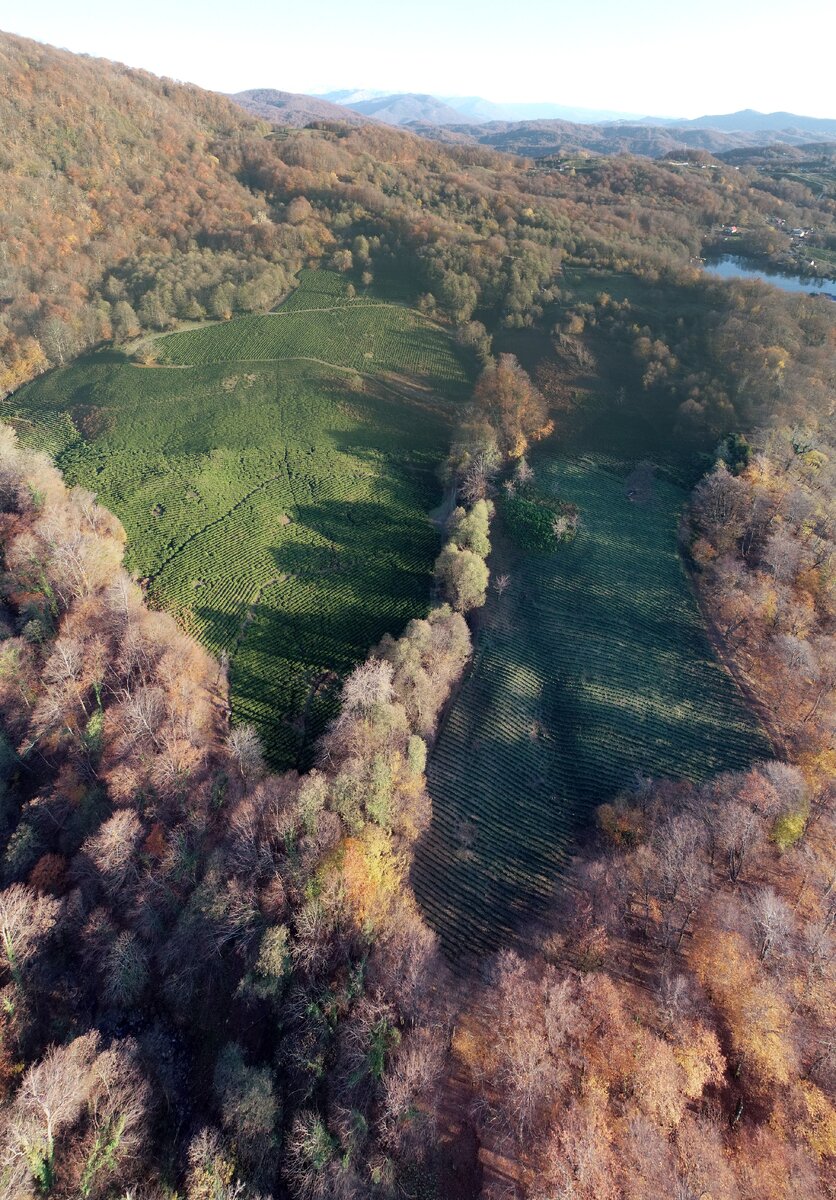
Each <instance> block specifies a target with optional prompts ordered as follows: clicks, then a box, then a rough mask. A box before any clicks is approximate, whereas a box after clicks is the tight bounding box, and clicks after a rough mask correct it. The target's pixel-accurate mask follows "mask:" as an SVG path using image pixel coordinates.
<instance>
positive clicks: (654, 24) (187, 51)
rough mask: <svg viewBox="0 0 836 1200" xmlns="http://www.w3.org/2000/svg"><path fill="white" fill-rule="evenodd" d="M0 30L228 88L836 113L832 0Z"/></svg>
mask: <svg viewBox="0 0 836 1200" xmlns="http://www.w3.org/2000/svg"><path fill="white" fill-rule="evenodd" d="M0 27H2V28H3V29H6V30H8V31H11V32H13V33H20V34H23V35H25V36H26V37H32V38H37V39H38V40H39V41H43V42H50V43H52V44H54V45H59V46H65V47H66V48H67V49H69V50H75V51H78V52H85V53H89V54H94V55H102V56H104V57H106V58H113V59H118V60H119V61H121V62H126V63H128V64H129V65H130V66H136V67H145V68H147V69H148V70H149V71H153V72H155V73H156V74H160V75H169V76H171V77H173V78H175V79H181V80H190V81H191V82H193V83H198V84H200V85H202V86H203V87H207V88H214V89H216V90H218V91H225V92H233V91H240V90H243V89H244V88H249V87H275V88H282V89H285V90H287V91H295V92H325V91H329V90H331V89H334V88H339V87H369V88H380V89H385V90H386V91H399V92H401V91H404V92H405V91H421V92H433V93H436V94H442V95H460V96H465V95H480V96H484V97H486V98H487V99H489V100H502V101H511V100H518V101H538V100H539V101H542V100H551V101H554V102H556V103H559V104H572V105H579V106H585V107H589V108H602V109H614V110H617V111H621V112H631V113H643V114H653V115H658V116H681V117H695V116H700V115H702V114H704V113H721V112H731V111H734V110H736V109H739V108H757V109H760V110H761V111H767V112H771V111H775V110H777V109H783V110H788V111H790V112H796V113H802V114H805V115H808V116H819V117H836V82H834V71H833V48H834V45H836V2H835V0H796V2H795V3H791V4H790V3H787V2H786V0H735V2H730V0H687V2H685V0H635V2H633V3H631V2H630V0H572V2H571V3H567V2H566V0H414V2H413V3H411V4H409V3H403V2H402V0H234V2H233V3H230V0H140V3H136V4H123V5H117V4H114V3H113V0H27V2H25V3H24V2H23V0H3V3H2V4H0Z"/></svg>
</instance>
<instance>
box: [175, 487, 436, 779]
mask: <svg viewBox="0 0 836 1200" xmlns="http://www.w3.org/2000/svg"><path fill="white" fill-rule="evenodd" d="M294 512H295V520H294V522H291V524H290V525H289V526H287V527H286V529H287V531H288V538H287V541H285V542H282V543H280V544H279V545H275V546H273V547H271V548H270V549H269V550H268V551H267V553H268V554H269V556H270V558H271V559H272V561H273V563H274V564H275V572H274V573H273V577H272V579H271V581H270V582H269V583H267V584H266V585H265V586H264V587H263V589H262V591H261V592H260V594H259V596H258V598H257V599H255V600H254V601H253V602H252V603H250V604H248V605H245V606H244V607H243V610H242V612H241V613H240V615H239V616H238V617H231V616H230V614H229V613H228V612H226V613H224V612H221V611H220V610H218V609H215V608H212V607H211V606H203V607H195V614H196V616H197V617H198V619H199V621H200V622H201V624H202V626H203V628H204V629H205V640H206V641H208V642H209V643H210V644H211V645H221V646H225V647H227V648H228V651H229V653H230V656H231V665H230V687H231V698H232V706H233V710H234V711H235V712H236V713H237V714H238V716H239V717H240V718H241V719H246V720H249V719H251V720H253V721H254V722H255V724H256V725H257V727H259V729H260V731H261V732H262V735H263V738H264V741H265V744H266V746H267V753H268V761H269V762H270V764H271V766H273V767H275V768H278V769H285V768H288V767H301V768H303V769H304V768H305V767H307V766H309V765H310V760H311V750H312V745H313V742H314V741H315V740H316V738H317V737H319V736H320V735H321V733H322V732H323V730H324V727H325V723H326V722H327V719H329V718H330V717H331V716H333V715H334V712H335V701H333V702H332V700H331V699H330V698H329V694H328V689H322V688H321V687H318V690H317V694H316V695H315V696H314V697H313V700H311V690H312V688H314V687H315V686H318V685H317V683H316V681H317V680H321V676H322V675H323V673H328V672H332V673H334V674H335V676H337V677H340V678H341V677H343V676H344V675H345V674H346V673H347V672H348V671H349V670H350V669H351V668H352V667H353V666H354V665H355V664H356V663H358V662H361V661H362V660H363V659H364V658H366V656H367V655H368V653H369V652H370V651H371V650H372V649H373V648H374V646H375V645H377V643H378V642H379V641H380V639H381V638H382V637H383V635H384V634H385V633H391V634H393V635H395V636H397V635H398V634H400V633H401V632H402V631H403V628H404V626H405V625H406V624H407V622H408V621H409V620H410V619H411V618H412V617H418V616H423V615H424V614H425V612H426V610H427V608H428V605H429V598H430V586H431V568H432V562H433V559H434V556H435V554H436V552H437V548H438V539H437V534H436V531H435V530H434V529H433V527H432V526H431V525H430V523H429V521H426V522H422V521H421V520H420V518H416V516H415V514H414V513H412V514H410V513H404V512H402V511H400V510H397V509H394V510H393V509H392V508H390V507H388V506H387V505H386V504H384V503H382V502H381V503H380V504H374V503H370V502H361V503H351V502H346V501H339V500H324V501H321V502H319V503H310V504H298V505H296V506H295V510H294ZM294 524H295V525H296V526H298V530H299V536H298V537H294V535H293V526H294ZM305 531H313V533H314V534H315V535H316V536H317V539H318V542H317V543H314V542H311V541H310V540H308V541H306V540H303V539H304V537H305ZM308 536H309V537H310V534H308ZM319 539H325V544H323V543H322V541H321V540H319ZM332 690H333V695H334V696H336V687H334V688H333V689H332ZM300 722H301V726H300ZM302 726H303V728H302ZM273 747H276V749H275V750H274V749H273Z"/></svg>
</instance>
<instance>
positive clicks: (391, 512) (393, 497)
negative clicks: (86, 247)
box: [0, 271, 469, 767]
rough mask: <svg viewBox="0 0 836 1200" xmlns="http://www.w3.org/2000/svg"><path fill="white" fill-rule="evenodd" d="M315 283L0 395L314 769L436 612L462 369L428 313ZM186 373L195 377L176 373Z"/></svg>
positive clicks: (155, 600)
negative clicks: (443, 479) (97, 504)
mask: <svg viewBox="0 0 836 1200" xmlns="http://www.w3.org/2000/svg"><path fill="white" fill-rule="evenodd" d="M347 287H348V284H347V282H346V281H345V280H344V279H343V278H342V277H341V276H339V275H337V274H335V273H329V272H327V271H306V272H303V273H302V276H301V279H300V282H299V286H298V288H297V289H296V290H294V291H293V292H292V293H291V294H290V296H289V298H288V299H287V301H285V303H284V304H283V305H282V307H281V308H280V309H279V310H278V311H277V312H275V313H270V314H266V315H264V316H258V317H242V318H238V319H237V320H233V321H229V322H226V323H223V324H216V325H207V326H205V327H203V328H197V329H192V330H189V331H186V332H182V333H176V334H172V335H168V336H164V337H156V338H153V339H152V340H151V341H150V342H149V341H147V340H146V341H145V342H143V343H142V344H141V346H140V347H138V348H137V351H136V353H138V354H139V355H140V357H141V358H142V359H148V358H149V357H150V358H151V359H152V361H146V362H144V363H143V362H140V361H139V360H138V359H136V358H131V357H129V356H128V355H125V354H122V353H119V352H116V351H111V350H105V351H102V352H100V353H98V354H93V355H90V356H88V357H87V358H85V359H82V360H80V361H79V362H77V363H76V364H74V365H72V366H70V367H67V368H65V369H63V370H60V369H59V370H56V371H53V372H51V373H50V374H49V375H46V376H45V377H44V378H43V379H41V380H38V381H37V382H35V383H33V384H30V385H29V386H28V387H27V388H24V389H23V390H22V391H20V392H18V393H17V394H16V395H15V396H14V397H12V398H11V400H9V401H6V402H5V403H0V418H2V419H4V420H6V421H10V422H11V423H12V424H13V425H14V426H15V427H16V428H17V429H18V431H19V433H20V436H21V438H22V440H23V441H24V442H25V443H26V444H28V445H33V446H37V447H38V448H43V449H46V450H48V451H49V453H51V454H53V455H55V458H56V461H57V462H58V463H59V465H60V466H61V468H62V469H63V471H64V472H65V474H66V477H67V480H68V481H69V482H70V483H72V484H76V485H79V486H82V487H85V488H89V489H91V490H92V491H94V492H96V494H97V495H98V496H99V497H100V499H101V500H102V501H103V502H105V503H107V504H108V505H109V506H110V507H111V508H112V509H113V511H114V512H115V513H116V514H117V515H118V516H119V517H120V519H121V520H122V522H123V523H124V525H125V529H126V532H127V535H128V554H127V563H128V565H129V566H130V568H131V569H132V570H133V571H135V573H136V575H137V576H138V577H139V578H140V579H143V580H145V581H146V593H147V596H148V599H149V601H150V602H151V603H152V604H154V605H155V606H158V607H161V608H165V609H166V610H167V611H168V612H171V613H172V614H173V615H174V616H175V617H176V619H177V621H178V623H179V624H180V625H181V627H182V628H183V629H184V630H186V631H187V632H188V633H190V634H192V635H194V636H195V637H197V638H198V639H199V640H200V641H201V642H202V643H203V645H205V646H206V648H207V649H208V650H209V651H210V652H211V653H212V654H215V655H217V656H221V657H222V658H223V661H224V662H225V663H227V664H228V670H229V676H230V685H231V709H232V718H233V720H234V721H236V722H240V721H244V722H251V723H253V724H254V725H255V727H256V729H257V730H258V732H259V735H260V736H261V739H262V741H263V744H264V747H265V750H266V752H267V755H268V757H269V759H270V761H271V763H273V764H274V765H275V766H279V767H290V766H295V765H303V764H304V763H306V762H307V761H308V759H309V756H310V753H311V747H312V746H313V743H314V742H315V740H316V738H317V737H318V736H320V734H321V733H322V732H323V730H324V728H325V724H326V722H327V720H328V718H329V717H330V716H332V715H333V713H334V711H335V706H336V702H337V694H338V688H339V681H340V678H341V677H342V675H343V674H344V673H345V672H346V671H347V670H348V669H349V668H350V667H351V666H352V665H353V664H354V663H355V662H356V661H357V660H358V659H360V658H362V657H363V656H364V655H365V653H366V652H367V651H368V648H369V647H370V646H372V645H374V644H375V643H376V642H377V641H378V640H379V639H380V637H381V636H382V635H383V634H384V633H385V632H396V631H398V630H399V629H401V628H402V627H403V625H404V624H405V623H406V622H407V621H408V620H409V618H410V617H412V616H417V615H420V614H423V612H424V611H425V610H426V608H427V605H428V603H429V589H430V568H431V566H432V561H433V558H434V557H435V553H436V538H437V535H436V533H435V531H434V530H433V528H432V527H431V525H430V523H429V521H428V520H427V517H426V514H427V512H429V510H430V509H431V508H433V507H434V506H435V504H436V503H437V502H438V498H439V496H440V485H439V484H438V482H437V479H436V475H435V471H436V468H437V466H438V464H439V462H440V460H441V458H442V457H443V455H444V453H445V452H446V447H447V442H448V440H449V428H450V421H451V419H452V414H453V412H454V410H455V408H456V405H457V404H459V403H461V397H462V394H463V389H464V388H465V386H466V382H467V371H468V369H469V368H468V367H467V365H466V364H463V362H462V360H461V359H460V357H459V356H458V354H457V352H456V350H455V348H454V347H453V345H452V343H451V341H450V339H449V337H448V336H447V335H446V333H445V332H444V331H443V330H442V329H441V328H440V327H439V326H438V325H437V324H435V323H433V322H432V321H429V320H427V319H426V318H425V317H423V316H422V315H421V314H419V313H417V312H416V311H415V310H413V309H410V308H408V307H405V306H403V305H400V304H394V303H390V302H387V301H385V300H382V299H380V298H378V299H375V298H373V297H371V296H364V295H361V296H359V297H353V298H349V297H348V295H347ZM177 367H181V368H183V369H176V368H177Z"/></svg>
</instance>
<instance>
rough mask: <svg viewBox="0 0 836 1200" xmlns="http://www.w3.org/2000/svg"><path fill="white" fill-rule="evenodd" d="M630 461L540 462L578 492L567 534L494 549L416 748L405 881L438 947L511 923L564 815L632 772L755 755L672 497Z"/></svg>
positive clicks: (599, 798) (486, 936) (708, 766)
mask: <svg viewBox="0 0 836 1200" xmlns="http://www.w3.org/2000/svg"><path fill="white" fill-rule="evenodd" d="M633 468H634V464H630V465H629V466H626V465H621V464H619V463H617V462H613V461H611V460H610V461H608V460H603V459H591V458H575V459H571V458H564V459H555V458H551V459H545V460H541V464H540V466H539V467H538V479H539V484H540V487H541V488H542V490H543V491H545V492H546V493H547V494H551V495H556V496H558V497H559V498H561V499H563V500H567V501H570V502H572V503H574V504H576V505H577V506H578V508H579V510H580V519H581V527H580V530H579V533H578V535H577V537H576V539H575V540H574V541H573V542H572V543H570V544H567V545H564V546H561V547H560V548H559V549H558V550H557V551H556V552H554V553H552V554H547V555H525V556H524V555H521V554H519V553H516V554H515V553H514V552H513V550H512V551H511V552H510V558H509V560H508V569H509V570H510V574H511V585H510V587H509V589H508V591H507V592H506V593H505V595H503V596H502V597H501V598H500V597H497V596H496V595H495V594H492V595H491V597H490V599H489V601H488V606H487V609H486V610H485V617H484V623H483V625H482V628H481V630H480V632H479V635H478V639H477V644H476V652H475V657H474V663H473V668H472V670H471V672H470V674H469V676H468V677H467V679H466V681H465V682H464V684H463V686H462V689H461V691H460V693H459V695H458V697H457V699H456V701H455V703H454V705H453V706H452V708H451V710H450V712H449V714H448V718H447V720H446V723H445V725H444V727H443V729H442V732H441V735H440V737H439V740H438V743H437V745H436V747H435V749H434V751H433V754H432V756H431V759H430V764H429V772H428V774H429V782H430V791H431V794H432V798H433V809H434V815H433V822H432V826H431V829H430V832H429V835H428V836H427V837H426V838H425V839H424V841H423V842H422V843H421V845H420V847H419V853H418V856H417V859H416V863H415V867H414V885H415V888H416V892H417V895H418V897H419V900H420V902H421V904H422V907H423V909H424V912H425V914H426V915H427V917H428V919H429V920H430V922H431V924H432V925H433V927H434V928H435V929H436V930H437V931H438V932H439V934H440V935H441V938H442V942H443V944H444V945H445V947H446V948H447V950H448V951H449V952H450V953H452V954H454V955H456V956H458V955H463V954H466V953H468V952H471V951H477V952H488V951H491V950H493V949H494V948H496V947H497V946H498V945H500V944H503V943H506V942H507V941H508V940H511V939H513V937H514V936H515V935H516V934H517V933H518V932H519V931H522V932H523V933H524V931H525V927H526V924H527V923H529V922H530V921H531V920H532V919H535V918H536V917H537V916H538V915H539V914H541V913H542V912H543V910H544V906H545V905H546V903H547V901H548V898H549V896H550V895H552V894H553V888H554V886H555V883H556V880H557V878H558V875H559V870H560V867H561V864H562V863H564V861H565V859H566V857H567V855H568V853H569V852H570V849H571V843H572V840H573V837H574V835H575V833H576V832H577V830H578V828H579V827H580V826H582V825H583V824H584V823H588V821H589V818H590V814H591V811H592V809H593V808H594V807H595V806H596V805H598V804H600V803H602V802H603V801H605V800H606V799H608V798H610V797H612V796H613V794H614V793H616V792H617V791H618V790H619V789H621V788H623V787H625V786H629V785H630V784H631V783H634V782H635V781H636V779H637V777H638V776H639V775H667V776H676V777H681V776H686V777H689V778H694V779H699V778H701V777H703V776H705V775H708V774H710V773H712V772H714V771H721V770H727V769H732V768H737V767H741V766H744V765H746V764H747V763H749V762H750V761H752V760H753V759H754V758H758V757H762V756H765V755H767V754H768V753H769V744H768V741H767V739H766V737H765V734H764V733H763V731H762V730H761V729H760V728H759V727H758V726H757V724H756V723H755V722H754V720H753V718H752V717H751V716H750V714H749V713H748V711H747V709H746V707H745V705H744V703H743V700H742V697H741V696H740V694H739V693H738V691H737V689H736V687H735V685H734V684H733V682H732V680H731V679H730V677H729V676H728V674H727V673H726V672H725V670H724V669H723V668H722V667H721V666H720V665H719V664H718V663H717V662H716V661H715V659H714V657H713V655H712V653H711V649H710V646H709V644H708V642H707V639H706V635H705V632H704V628H703V625H702V621H701V619H700V615H699V612H698V610H697V607H696V604H695V601H694V599H693V596H692V593H691V591H690V587H689V584H688V581H687V578H686V576H685V573H684V570H683V567H682V564H681V561H680V559H679V557H678V555H677V552H676V528H677V522H678V515H679V511H680V509H681V506H682V504H683V502H684V499H685V493H684V492H683V491H681V490H680V489H679V488H678V487H677V486H675V485H674V484H673V483H671V482H668V481H666V480H665V479H664V478H659V477H657V478H656V479H655V480H654V481H653V482H652V483H650V476H649V474H648V473H647V472H640V471H635V470H634V469H633ZM631 493H632V494H631ZM503 557H505V556H503ZM494 567H495V568H496V563H494ZM502 567H503V569H504V568H505V563H503V564H502Z"/></svg>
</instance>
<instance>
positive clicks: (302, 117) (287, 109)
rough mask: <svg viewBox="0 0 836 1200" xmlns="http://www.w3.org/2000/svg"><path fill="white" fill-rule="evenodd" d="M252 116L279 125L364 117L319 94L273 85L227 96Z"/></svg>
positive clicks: (297, 125)
mask: <svg viewBox="0 0 836 1200" xmlns="http://www.w3.org/2000/svg"><path fill="white" fill-rule="evenodd" d="M228 98H229V99H230V100H233V101H234V102H235V103H236V104H237V105H239V106H240V107H241V108H243V109H245V110H246V111H247V112H248V113H250V114H251V115H252V116H254V117H260V118H261V119H262V120H264V121H273V122H274V123H276V124H279V125H291V126H293V127H294V128H300V127H302V126H305V125H309V124H310V123H311V121H347V122H348V123H349V124H351V125H360V124H362V123H363V117H361V116H360V114H359V113H356V112H354V110H353V109H351V108H346V107H345V106H343V105H339V104H331V103H330V101H328V100H323V99H321V98H320V97H319V96H305V95H303V94H301V93H299V92H282V91H279V90H277V89H276V88H249V89H248V90H247V91H244V92H236V93H235V94H234V95H230V96H229V97H228Z"/></svg>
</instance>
